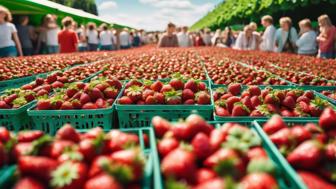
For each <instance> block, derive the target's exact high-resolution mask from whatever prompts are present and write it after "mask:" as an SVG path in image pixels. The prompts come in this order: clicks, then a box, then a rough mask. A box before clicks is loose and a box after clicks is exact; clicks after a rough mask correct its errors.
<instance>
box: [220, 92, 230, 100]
mask: <svg viewBox="0 0 336 189" xmlns="http://www.w3.org/2000/svg"><path fill="white" fill-rule="evenodd" d="M230 97H233V95H232V94H231V93H226V94H223V96H221V97H220V99H224V100H227V99H229V98H230Z"/></svg>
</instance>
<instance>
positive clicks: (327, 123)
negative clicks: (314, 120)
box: [319, 108, 336, 130]
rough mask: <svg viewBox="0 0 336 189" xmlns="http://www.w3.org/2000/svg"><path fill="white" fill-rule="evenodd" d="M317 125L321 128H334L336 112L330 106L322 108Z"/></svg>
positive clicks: (335, 126)
mask: <svg viewBox="0 0 336 189" xmlns="http://www.w3.org/2000/svg"><path fill="white" fill-rule="evenodd" d="M319 125H320V127H321V128H322V129H324V130H328V129H335V128H336V112H335V111H334V110H333V109H332V108H326V109H324V111H323V113H322V114H321V116H320V119H319Z"/></svg>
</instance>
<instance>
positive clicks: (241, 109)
mask: <svg viewBox="0 0 336 189" xmlns="http://www.w3.org/2000/svg"><path fill="white" fill-rule="evenodd" d="M241 91H242V86H241V85H240V84H231V85H229V86H228V88H227V89H226V88H217V89H216V90H215V92H214V94H213V96H214V100H215V113H216V115H217V116H224V117H226V116H251V117H263V116H271V115H273V114H279V115H281V116H283V117H319V116H320V115H321V113H322V111H323V110H324V109H325V108H326V107H329V106H331V104H330V103H329V102H328V101H326V100H323V99H321V98H320V97H318V96H316V95H315V94H314V92H313V91H303V90H300V89H286V90H277V89H272V88H271V87H268V88H265V89H263V90H261V89H260V88H259V87H258V86H249V87H248V89H246V90H244V91H243V92H241Z"/></svg>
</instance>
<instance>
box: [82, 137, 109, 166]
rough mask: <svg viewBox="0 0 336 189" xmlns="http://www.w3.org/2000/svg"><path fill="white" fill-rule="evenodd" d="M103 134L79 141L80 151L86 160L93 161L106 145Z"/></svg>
mask: <svg viewBox="0 0 336 189" xmlns="http://www.w3.org/2000/svg"><path fill="white" fill-rule="evenodd" d="M103 136H104V135H103V134H101V135H99V136H97V137H96V138H86V139H83V140H81V141H80V142H79V145H78V146H79V152H80V153H81V154H82V155H83V158H84V160H85V161H86V162H92V160H93V159H94V158H95V157H96V156H97V155H98V154H100V153H101V151H102V150H103V148H104V147H105V146H104V144H105V142H104V138H103Z"/></svg>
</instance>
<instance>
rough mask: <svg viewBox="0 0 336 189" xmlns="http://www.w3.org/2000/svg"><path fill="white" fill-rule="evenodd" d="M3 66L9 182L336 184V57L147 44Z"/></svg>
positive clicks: (1, 149) (27, 187)
mask: <svg viewBox="0 0 336 189" xmlns="http://www.w3.org/2000/svg"><path fill="white" fill-rule="evenodd" d="M0 70H1V75H0V126H1V127H0V188H1V189H2V188H4V189H5V188H6V189H7V188H8V189H12V188H13V189H49V188H51V189H100V188H102V189H105V188H112V189H122V188H134V189H135V188H145V189H149V188H155V189H164V188H165V189H173V188H174V189H175V188H177V189H179V188H183V189H208V188H209V189H223V188H242V189H275V188H281V189H282V188H283V189H317V188H318V189H321V188H323V189H329V188H330V189H334V188H336V179H335V172H336V143H335V137H336V112H335V111H336V61H335V60H322V59H316V58H313V57H303V56H298V55H288V54H273V53H264V52H259V51H258V52H257V51H248V52H245V51H235V50H231V49H222V48H186V49H175V48H172V49H157V48H154V47H151V46H145V47H141V48H138V49H132V50H122V51H114V52H94V53H75V54H60V55H43V56H32V57H24V58H4V59H0Z"/></svg>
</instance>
